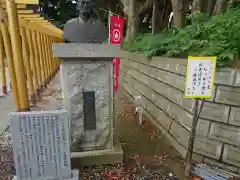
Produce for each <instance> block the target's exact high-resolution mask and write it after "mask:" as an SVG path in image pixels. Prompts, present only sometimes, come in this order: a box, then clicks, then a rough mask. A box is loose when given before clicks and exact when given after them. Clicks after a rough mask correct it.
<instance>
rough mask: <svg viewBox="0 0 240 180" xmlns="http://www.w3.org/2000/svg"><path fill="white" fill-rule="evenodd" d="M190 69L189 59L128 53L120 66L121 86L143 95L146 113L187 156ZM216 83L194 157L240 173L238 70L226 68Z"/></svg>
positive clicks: (202, 118)
mask: <svg viewBox="0 0 240 180" xmlns="http://www.w3.org/2000/svg"><path fill="white" fill-rule="evenodd" d="M186 67H187V59H171V58H164V57H153V58H151V59H147V58H146V57H144V56H140V55H138V54H135V53H128V52H124V58H123V59H122V60H121V67H120V68H121V69H120V85H122V86H123V87H124V89H125V90H126V91H127V92H128V93H129V94H130V95H131V96H132V97H134V96H142V98H143V100H144V106H145V115H146V116H148V117H149V118H150V119H151V120H152V122H153V123H154V124H155V125H156V126H158V127H159V128H161V129H162V131H163V133H164V134H165V135H166V136H167V137H168V139H169V140H170V142H171V143H172V144H173V146H174V147H175V148H176V149H177V150H178V151H179V152H180V154H181V155H182V156H183V157H185V156H186V153H187V147H188V141H189V132H190V130H191V128H192V118H193V114H192V113H193V108H194V101H195V100H194V99H185V98H184V89H185V78H186V77H185V73H186ZM215 83H216V84H215V90H214V96H213V98H212V99H209V100H207V101H206V102H205V103H204V106H203V108H202V112H201V114H200V119H199V121H198V124H197V137H196V140H195V148H194V159H195V160H196V161H201V162H204V163H207V164H212V165H217V166H219V167H222V168H225V169H229V170H231V171H233V172H235V173H240V71H236V70H234V69H222V70H220V71H219V72H217V74H216V82H215Z"/></svg>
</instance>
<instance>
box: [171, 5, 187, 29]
mask: <svg viewBox="0 0 240 180" xmlns="http://www.w3.org/2000/svg"><path fill="white" fill-rule="evenodd" d="M171 2H172V9H173V22H174V27H176V28H182V27H184V25H185V11H184V10H185V9H184V3H183V0H171Z"/></svg>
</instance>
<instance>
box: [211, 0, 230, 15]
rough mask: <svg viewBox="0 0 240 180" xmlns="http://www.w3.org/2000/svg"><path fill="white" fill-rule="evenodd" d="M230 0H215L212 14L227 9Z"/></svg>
mask: <svg viewBox="0 0 240 180" xmlns="http://www.w3.org/2000/svg"><path fill="white" fill-rule="evenodd" d="M229 1H230V0H217V2H216V5H215V7H214V10H213V14H214V15H216V14H219V13H223V12H225V11H226V10H227V8H228V6H229Z"/></svg>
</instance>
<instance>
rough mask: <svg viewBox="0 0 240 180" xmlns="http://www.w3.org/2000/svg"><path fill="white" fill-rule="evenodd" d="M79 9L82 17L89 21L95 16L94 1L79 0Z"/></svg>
mask: <svg viewBox="0 0 240 180" xmlns="http://www.w3.org/2000/svg"><path fill="white" fill-rule="evenodd" d="M77 9H78V11H79V15H80V17H82V18H84V19H88V18H89V17H90V16H91V15H92V14H93V2H92V0H78V3H77Z"/></svg>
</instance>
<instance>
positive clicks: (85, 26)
mask: <svg viewBox="0 0 240 180" xmlns="http://www.w3.org/2000/svg"><path fill="white" fill-rule="evenodd" d="M77 10H78V11H79V17H77V18H74V19H72V20H69V21H68V22H67V23H66V24H65V26H64V30H63V37H64V39H65V41H66V42H70V43H102V42H103V41H105V40H106V39H107V37H108V31H107V28H106V27H105V25H104V23H102V22H101V21H100V20H99V19H98V18H97V16H96V14H95V13H94V10H93V2H92V0H78V3H77Z"/></svg>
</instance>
